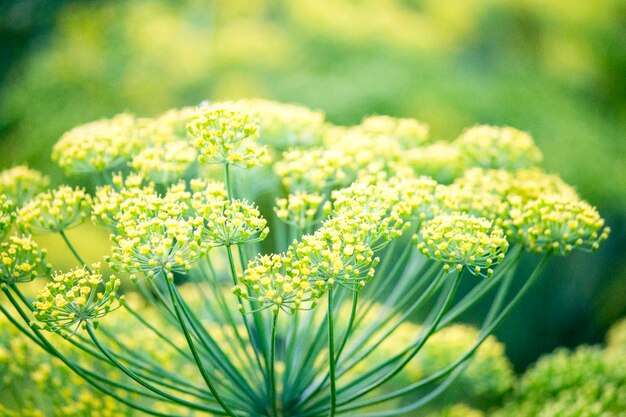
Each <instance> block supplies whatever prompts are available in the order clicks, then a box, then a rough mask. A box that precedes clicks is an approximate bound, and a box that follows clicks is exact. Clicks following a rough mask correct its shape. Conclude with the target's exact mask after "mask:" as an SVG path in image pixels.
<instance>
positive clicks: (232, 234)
mask: <svg viewBox="0 0 626 417" xmlns="http://www.w3.org/2000/svg"><path fill="white" fill-rule="evenodd" d="M196 212H197V213H198V215H199V216H201V218H202V220H203V222H204V227H203V229H202V241H203V243H205V244H207V245H209V246H213V247H217V246H224V245H241V244H244V243H253V242H259V241H261V240H263V239H265V238H266V237H267V234H268V233H269V231H270V230H269V228H268V227H266V225H267V221H266V220H265V219H264V218H263V217H261V213H260V212H259V210H258V209H257V208H256V207H255V206H254V205H251V204H249V203H248V202H247V201H240V200H212V201H208V202H207V203H206V204H204V205H202V206H199V207H197V208H196Z"/></svg>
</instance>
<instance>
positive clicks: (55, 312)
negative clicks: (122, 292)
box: [33, 263, 123, 333]
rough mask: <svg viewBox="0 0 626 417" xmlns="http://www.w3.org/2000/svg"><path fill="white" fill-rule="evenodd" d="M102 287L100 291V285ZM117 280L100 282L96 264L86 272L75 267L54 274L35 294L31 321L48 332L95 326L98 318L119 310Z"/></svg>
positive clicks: (120, 301)
mask: <svg viewBox="0 0 626 417" xmlns="http://www.w3.org/2000/svg"><path fill="white" fill-rule="evenodd" d="M103 284H104V288H101V286H102V285H103ZM119 286H120V280H119V279H118V278H116V277H115V276H113V275H111V276H110V277H109V279H108V280H107V281H106V283H105V282H104V281H103V280H102V274H101V273H100V264H99V263H96V264H93V265H92V266H91V268H90V269H87V268H86V267H81V268H76V269H74V270H72V271H70V272H66V273H57V274H54V275H53V276H52V282H50V283H48V284H47V285H46V287H45V288H44V289H43V290H42V291H41V292H40V293H39V295H37V301H35V303H34V304H33V305H34V307H35V312H34V315H35V318H36V319H37V320H38V321H39V322H40V324H41V325H42V327H43V328H44V329H46V330H49V331H52V332H59V333H66V332H68V331H72V332H76V331H77V330H78V329H79V328H80V327H81V326H86V325H87V324H93V325H97V321H98V319H100V318H102V317H104V316H105V315H107V314H108V313H109V312H111V311H114V310H116V309H117V308H119V306H120V303H122V302H123V297H122V298H120V299H119V300H118V299H117V298H116V291H117V289H118V288H119Z"/></svg>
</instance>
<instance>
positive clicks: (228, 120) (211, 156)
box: [187, 105, 267, 168]
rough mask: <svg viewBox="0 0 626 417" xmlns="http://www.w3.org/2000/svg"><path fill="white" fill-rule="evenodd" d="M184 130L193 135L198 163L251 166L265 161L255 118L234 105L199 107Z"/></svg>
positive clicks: (264, 151)
mask: <svg viewBox="0 0 626 417" xmlns="http://www.w3.org/2000/svg"><path fill="white" fill-rule="evenodd" d="M187 129H188V131H189V134H190V135H191V137H192V138H193V139H192V143H193V145H194V146H195V147H196V148H197V149H198V151H199V152H200V156H199V160H200V162H202V163H206V164H213V163H218V164H228V165H236V166H241V167H246V168H251V167H254V166H257V165H262V164H264V163H265V162H266V160H267V151H266V149H265V148H264V147H262V146H260V145H259V144H257V139H258V138H259V124H258V122H257V120H255V119H254V118H253V117H252V116H251V115H250V114H248V113H246V112H242V111H239V110H237V108H236V107H232V106H223V105H221V106H220V105H218V106H214V107H211V106H204V107H200V108H198V110H197V111H196V113H194V115H193V116H192V118H191V121H190V122H189V124H188V125H187Z"/></svg>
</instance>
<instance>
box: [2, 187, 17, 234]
mask: <svg viewBox="0 0 626 417" xmlns="http://www.w3.org/2000/svg"><path fill="white" fill-rule="evenodd" d="M14 221H15V205H14V204H13V202H12V201H11V200H8V199H7V196H6V195H4V194H0V238H1V239H4V238H5V237H6V235H7V233H8V232H9V230H10V229H11V226H13V222H14Z"/></svg>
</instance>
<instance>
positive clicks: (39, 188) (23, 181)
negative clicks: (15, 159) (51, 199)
mask: <svg viewBox="0 0 626 417" xmlns="http://www.w3.org/2000/svg"><path fill="white" fill-rule="evenodd" d="M49 185H50V179H49V178H48V177H46V176H44V175H43V174H41V172H39V171H35V170H33V169H30V168H28V167H27V166H25V165H19V166H16V167H13V168H10V169H6V170H4V171H2V172H0V194H5V195H6V197H7V199H8V200H11V201H13V203H14V204H15V205H18V206H21V205H22V204H24V203H25V202H26V201H28V200H30V199H31V198H32V197H33V196H34V195H35V194H39V193H41V192H43V191H45V190H46V189H47V188H48V186H49Z"/></svg>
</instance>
